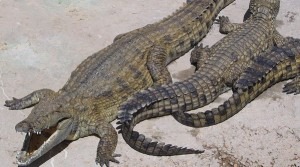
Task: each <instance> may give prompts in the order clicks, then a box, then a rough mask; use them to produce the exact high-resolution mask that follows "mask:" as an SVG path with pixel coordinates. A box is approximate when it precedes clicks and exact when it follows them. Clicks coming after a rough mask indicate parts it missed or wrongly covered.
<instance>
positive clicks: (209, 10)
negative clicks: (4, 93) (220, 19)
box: [5, 0, 234, 166]
mask: <svg viewBox="0 0 300 167" xmlns="http://www.w3.org/2000/svg"><path fill="white" fill-rule="evenodd" d="M233 1H234V0H193V1H188V3H187V4H186V5H185V6H184V7H182V8H181V9H179V10H177V11H176V12H174V13H173V14H172V15H171V16H168V17H166V18H164V19H163V20H161V21H159V22H157V23H154V24H150V25H147V26H145V27H143V28H139V29H136V30H133V31H131V32H128V33H125V34H122V35H119V36H117V37H116V38H115V40H114V42H113V43H112V44H111V45H109V46H107V47H106V48H104V49H102V50H100V51H99V52H97V53H95V54H93V55H91V56H89V57H88V58H87V59H86V60H84V61H83V62H82V63H81V64H80V65H79V66H78V67H77V68H76V70H75V71H74V72H72V74H71V76H70V78H69V80H68V82H67V83H66V84H65V85H64V86H63V88H62V89H60V90H59V91H58V92H55V91H53V90H49V89H41V90H37V91H34V92H32V93H31V94H29V95H27V96H25V97H23V98H21V99H16V98H13V99H12V100H8V101H6V102H5V106H7V107H9V109H10V110H20V109H24V108H28V107H32V106H34V108H33V109H32V111H31V113H30V114H29V116H28V117H27V118H26V119H25V120H23V121H21V122H20V123H18V124H17V125H16V130H17V131H18V132H25V133H26V134H27V135H26V137H25V142H24V148H26V149H25V150H22V151H20V152H19V153H18V155H17V160H18V164H19V165H28V164H30V163H32V162H33V161H35V160H36V159H37V158H39V157H41V156H42V155H43V154H45V153H46V152H48V151H49V150H50V149H51V148H53V147H54V146H55V145H57V144H58V143H61V142H62V141H63V140H76V139H79V138H82V137H85V136H89V135H92V134H95V135H97V136H98V137H100V139H101V140H100V142H99V144H98V149H97V156H96V163H97V164H100V166H103V165H106V166H108V165H109V162H110V161H112V162H118V161H117V160H116V159H115V157H117V156H119V155H114V151H115V148H116V145H117V132H116V130H115V129H114V128H113V126H112V125H111V123H110V122H111V121H113V120H114V119H116V116H117V111H118V107H119V104H120V103H121V102H123V101H125V100H126V99H127V98H128V97H129V96H130V95H132V94H133V93H134V92H137V91H138V90H141V89H145V88H147V87H149V86H151V85H153V84H156V85H160V84H163V83H170V82H171V77H170V74H169V72H168V71H167V68H166V65H168V64H169V63H170V62H172V61H173V60H175V59H177V58H178V57H180V56H183V55H184V54H185V53H186V52H188V51H189V50H190V49H192V48H193V47H194V46H195V45H197V43H198V42H199V41H200V40H201V39H202V38H204V37H205V35H206V34H207V33H208V31H209V29H210V28H211V26H212V24H213V20H214V19H215V18H216V16H217V14H218V13H219V12H220V10H222V9H223V8H224V7H226V6H227V5H229V4H230V3H232V2H233ZM51 134H52V135H51ZM49 135H51V136H50V137H45V138H46V139H45V140H46V141H45V143H43V142H42V143H43V144H41V145H35V144H34V143H33V142H31V141H33V140H35V141H38V139H36V138H44V137H43V136H49ZM163 148H164V147H162V148H161V149H163ZM174 148H176V149H174V150H173V152H166V153H165V154H162V155H178V154H191V153H201V151H197V150H193V149H186V148H178V147H174Z"/></svg>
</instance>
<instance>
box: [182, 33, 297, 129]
mask: <svg viewBox="0 0 300 167" xmlns="http://www.w3.org/2000/svg"><path fill="white" fill-rule="evenodd" d="M299 77H300V39H292V38H290V39H289V42H287V43H286V44H284V45H283V46H281V47H279V48H278V47H274V48H273V50H272V51H271V53H269V52H268V53H266V54H263V55H261V56H259V57H257V58H256V59H255V60H254V61H253V62H252V64H251V66H250V67H248V68H247V69H246V70H245V72H244V73H243V74H242V75H241V76H240V77H239V79H238V80H237V81H236V83H235V84H234V87H233V95H232V96H231V97H230V98H229V99H228V100H226V101H225V102H224V103H223V104H222V105H220V106H219V107H218V108H214V109H211V110H207V111H206V112H205V113H207V114H206V115H204V114H203V113H198V114H186V113H184V115H183V116H182V115H178V116H176V118H177V119H180V122H184V124H185V125H188V126H192V127H203V126H209V125H215V124H218V123H221V122H224V121H226V120H227V119H229V118H230V117H232V116H233V115H235V114H237V113H238V112H239V111H241V110H242V109H243V108H244V107H245V106H246V105H247V104H248V103H250V102H251V101H252V100H254V99H255V98H256V97H257V96H258V95H260V94H261V93H263V92H264V91H265V90H267V89H268V88H269V87H271V86H273V85H274V84H276V83H278V82H281V81H284V80H287V79H293V78H294V80H293V81H292V82H289V83H287V84H286V85H285V86H284V89H283V90H284V92H287V93H294V94H295V95H296V94H299V93H300V84H299V83H300V82H299ZM206 122H209V124H207V123H206Z"/></svg>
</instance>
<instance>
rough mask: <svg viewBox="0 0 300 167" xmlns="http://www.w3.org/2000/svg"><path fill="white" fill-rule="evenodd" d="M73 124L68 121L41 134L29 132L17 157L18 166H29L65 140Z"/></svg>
mask: <svg viewBox="0 0 300 167" xmlns="http://www.w3.org/2000/svg"><path fill="white" fill-rule="evenodd" d="M71 124H72V123H71V120H69V119H66V120H63V121H62V122H60V123H58V125H57V126H54V127H50V128H49V129H44V130H42V131H40V132H37V131H29V132H27V133H26V136H25V139H24V142H23V147H22V149H21V151H19V152H18V153H17V156H16V158H17V163H18V165H20V166H27V165H29V164H31V163H32V162H33V161H35V160H36V159H38V158H40V157H41V156H42V155H44V154H45V153H47V152H48V151H49V150H51V149H52V148H53V147H54V146H56V145H57V144H59V143H61V142H62V141H63V140H65V139H66V138H67V137H68V135H69V134H70V132H71V129H72V128H71Z"/></svg>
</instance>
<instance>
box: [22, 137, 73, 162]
mask: <svg viewBox="0 0 300 167" xmlns="http://www.w3.org/2000/svg"><path fill="white" fill-rule="evenodd" d="M71 142H72V141H63V142H62V143H60V144H58V145H57V146H55V147H53V148H52V149H51V150H50V151H48V152H47V153H46V154H45V155H43V156H42V157H41V158H39V159H37V160H36V161H34V162H33V163H32V164H30V165H28V166H25V167H38V166H41V165H43V164H44V163H45V162H46V161H48V160H49V159H51V158H52V157H54V156H55V155H57V154H58V153H60V152H62V151H63V150H64V149H65V148H67V147H68V146H69V144H70V143H71ZM19 167H24V166H19Z"/></svg>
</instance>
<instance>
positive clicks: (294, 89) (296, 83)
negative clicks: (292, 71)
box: [283, 76, 300, 95]
mask: <svg viewBox="0 0 300 167" xmlns="http://www.w3.org/2000/svg"><path fill="white" fill-rule="evenodd" d="M283 92H285V93H287V94H293V93H294V95H297V94H300V76H298V77H296V78H295V79H294V80H292V81H291V82H289V83H287V84H285V85H284V88H283Z"/></svg>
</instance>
